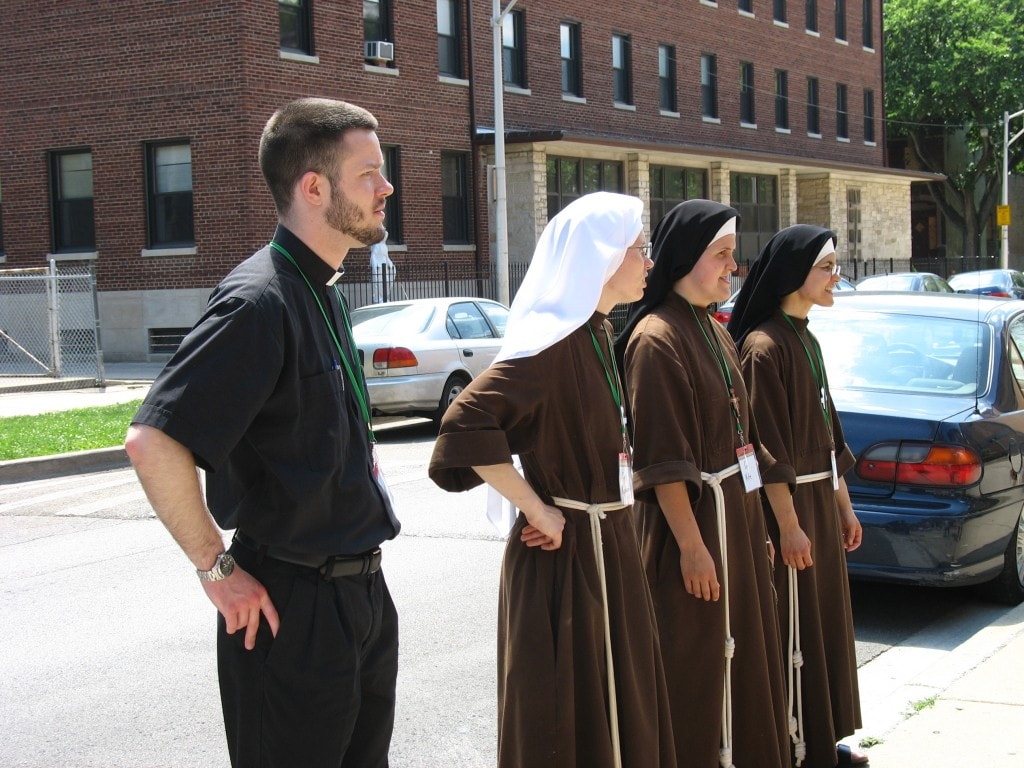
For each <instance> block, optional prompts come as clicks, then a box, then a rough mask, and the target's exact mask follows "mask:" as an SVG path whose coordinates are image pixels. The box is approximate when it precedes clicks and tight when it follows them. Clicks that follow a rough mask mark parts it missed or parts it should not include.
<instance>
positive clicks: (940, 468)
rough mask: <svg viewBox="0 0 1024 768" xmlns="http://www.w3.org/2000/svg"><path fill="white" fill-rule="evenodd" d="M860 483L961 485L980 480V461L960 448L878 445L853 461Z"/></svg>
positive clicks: (934, 444) (929, 444)
mask: <svg viewBox="0 0 1024 768" xmlns="http://www.w3.org/2000/svg"><path fill="white" fill-rule="evenodd" d="M856 472H857V476H858V477H861V478H863V479H864V480H872V481H875V482H881V483H899V484H901V485H933V486H936V485H937V486H947V487H952V486H963V485H973V484H974V483H976V482H978V481H979V480H980V479H981V458H980V457H979V456H978V454H976V453H975V452H974V451H972V450H971V449H970V448H965V447H964V446H962V445H941V444H937V443H911V442H904V443H879V444H877V445H873V446H871V447H870V448H868V449H867V450H866V451H864V453H863V454H862V455H861V457H860V459H859V460H858V461H857V468H856Z"/></svg>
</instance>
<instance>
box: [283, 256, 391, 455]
mask: <svg viewBox="0 0 1024 768" xmlns="http://www.w3.org/2000/svg"><path fill="white" fill-rule="evenodd" d="M270 247H271V248H273V249H274V250H275V251H277V252H278V253H280V254H281V255H282V256H284V257H285V258H286V259H288V261H290V262H291V263H292V266H294V267H295V268H296V269H297V270H299V274H300V275H302V279H303V280H305V281H306V286H307V287H308V288H309V292H310V293H311V294H313V300H314V301H315V302H316V305H317V307H319V308H320V314H321V315H323V318H324V322H325V323H327V330H328V332H329V333H330V334H331V339H333V340H334V346H335V347H337V349H338V354H339V355H341V362H342V365H344V366H345V375H346V376H347V377H348V380H349V382H350V383H351V384H352V391H353V392H355V395H356V400H357V401H359V410H360V412H361V413H362V415H363V420H364V421H365V422H366V430H367V432H369V434H370V442H371V443H375V442H376V441H377V438H376V437H375V436H374V434H373V423H372V420H371V419H370V407H369V405H368V403H369V399H370V397H369V394H368V393H367V391H366V381H365V379H364V378H363V371H362V369H361V368H360V369H359V376H358V377H356V374H355V370H354V368H355V367H356V365H355V362H354V361H350V360H349V359H348V355H347V354H345V349H344V347H342V346H341V341H340V340H339V339H338V334H337V333H335V331H334V324H333V323H332V322H331V320H330V318H329V317H327V310H326V309H324V305H323V303H322V302H321V301H320V297H319V296H318V295H317V293H316V289H314V288H313V284H312V283H311V282H309V278H308V277H306V273H305V272H303V271H302V267H300V266H299V265H298V263H297V262H296V261H295V259H294V258H292V255H291V254H290V253H288V251H286V250H285V249H284V247H283V246H281V245H279V244H278V243H275V242H274V241H271V242H270ZM332 287H333V288H334V293H335V295H336V296H337V297H338V306H339V307H340V308H341V319H342V322H344V324H345V333H346V334H347V336H346V338H347V341H348V343H349V346H350V347H351V348H352V349H353V350H354V349H355V348H356V342H355V339H354V338H353V337H352V324H351V323H350V322H349V319H348V311H347V310H346V309H345V302H344V301H342V298H341V291H339V290H338V286H336V285H335V286H332Z"/></svg>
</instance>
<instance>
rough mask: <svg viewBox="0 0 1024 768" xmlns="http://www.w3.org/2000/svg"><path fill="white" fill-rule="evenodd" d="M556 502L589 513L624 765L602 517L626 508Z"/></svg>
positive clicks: (618, 753)
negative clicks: (609, 614)
mask: <svg viewBox="0 0 1024 768" xmlns="http://www.w3.org/2000/svg"><path fill="white" fill-rule="evenodd" d="M552 501H553V502H554V503H555V506H559V507H565V508H566V509H576V510H580V511H582V512H586V513H587V517H589V518H590V538H591V540H592V541H593V543H594V559H595V560H596V561H597V575H598V577H599V578H600V580H601V604H602V607H603V608H604V654H605V660H606V663H607V665H608V709H609V712H608V721H609V725H610V727H611V734H612V756H613V758H614V760H615V763H614V765H615V768H622V748H621V745H620V740H619V705H618V697H617V696H616V694H615V662H614V660H613V658H612V623H611V619H610V618H609V617H608V582H607V580H606V578H605V567H604V541H603V539H602V538H601V521H602V520H604V518H605V514H606V513H608V512H615V511H617V510H620V509H625V508H626V505H625V504H623V503H622V502H621V501H606V502H604V503H601V504H586V503H584V502H582V501H574V500H573V499H561V498H559V497H557V496H555V497H553V498H552Z"/></svg>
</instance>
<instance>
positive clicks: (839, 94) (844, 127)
mask: <svg viewBox="0 0 1024 768" xmlns="http://www.w3.org/2000/svg"><path fill="white" fill-rule="evenodd" d="M846 97H847V89H846V86H845V85H843V84H842V83H839V84H838V85H837V86H836V137H837V138H840V139H848V138H850V113H849V104H848V103H847V98H846Z"/></svg>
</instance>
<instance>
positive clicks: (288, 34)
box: [277, 0, 313, 56]
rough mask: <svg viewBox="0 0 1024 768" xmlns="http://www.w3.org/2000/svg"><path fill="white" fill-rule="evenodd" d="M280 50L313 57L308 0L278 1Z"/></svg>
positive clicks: (311, 25)
mask: <svg viewBox="0 0 1024 768" xmlns="http://www.w3.org/2000/svg"><path fill="white" fill-rule="evenodd" d="M277 7H278V12H279V15H280V20H281V48H282V50H285V51H295V52H297V53H304V54H307V55H309V56H312V55H313V18H312V11H311V8H310V4H309V0H279V2H278V4H277Z"/></svg>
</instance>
